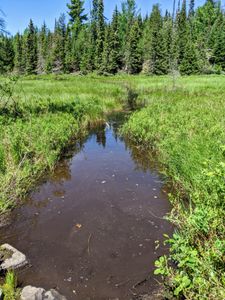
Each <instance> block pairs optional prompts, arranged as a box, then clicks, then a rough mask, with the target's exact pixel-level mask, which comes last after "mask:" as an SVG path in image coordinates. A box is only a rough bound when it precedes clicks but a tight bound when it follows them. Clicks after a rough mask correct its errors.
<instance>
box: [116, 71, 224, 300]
mask: <svg viewBox="0 0 225 300" xmlns="http://www.w3.org/2000/svg"><path fill="white" fill-rule="evenodd" d="M163 80H164V79H162V81H163ZM158 82H159V83H158V85H156V87H155V88H153V90H152V93H151V94H150V102H149V105H148V107H147V108H144V109H143V110H141V111H140V112H137V113H135V114H134V115H133V116H132V117H131V118H130V120H129V121H128V122H127V123H126V124H125V125H124V127H123V130H122V132H123V134H124V135H126V136H129V138H131V139H132V140H134V141H135V142H136V143H138V144H142V145H144V146H145V147H146V148H149V149H151V150H154V151H155V152H156V153H157V157H158V160H159V162H160V163H161V165H162V166H163V172H164V173H165V174H166V175H167V178H168V179H169V180H170V181H171V183H172V184H173V186H174V187H175V190H176V193H175V194H173V195H171V201H172V204H173V206H174V209H173V210H172V212H171V217H170V220H171V221H172V222H173V223H174V224H175V225H176V228H177V232H176V233H175V234H174V235H173V237H172V238H168V243H169V244H170V251H171V254H170V256H168V257H162V258H161V259H159V260H158V261H157V262H156V266H157V270H156V274H161V275H162V276H164V277H166V278H167V287H168V289H167V290H168V291H171V293H169V295H167V296H168V297H171V298H172V297H174V296H175V297H177V298H182V297H185V299H199V300H200V299H201V300H202V299H217V300H219V299H221V300H222V299H224V298H225V260H224V255H225V242H224V238H225V226H224V225H225V224H224V220H225V201H224V200H225V88H224V87H225V77H223V76H222V77H219V76H210V77H204V76H203V77H187V78H180V79H179V81H178V84H177V87H176V89H175V90H173V89H171V85H170V84H169V82H168V83H167V85H166V86H164V85H162V84H161V82H160V79H158ZM146 86H147V85H146ZM149 91H150V90H149ZM184 199H186V200H187V202H186V203H185V204H184V201H183V200H184ZM187 203H188V205H187ZM172 262H173V265H174V263H175V264H176V268H173V267H172V264H171V263H172Z"/></svg>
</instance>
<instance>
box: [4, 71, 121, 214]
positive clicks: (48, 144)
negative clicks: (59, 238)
mask: <svg viewBox="0 0 225 300" xmlns="http://www.w3.org/2000/svg"><path fill="white" fill-rule="evenodd" d="M0 84H1V86H0V97H1V102H0V139H1V144H0V212H4V211H6V210H7V209H9V208H11V207H13V206H15V204H16V203H17V199H18V198H20V199H21V198H22V197H23V196H24V195H25V194H26V193H27V191H29V190H30V188H31V187H32V186H33V184H34V183H35V181H36V180H37V179H38V177H39V176H40V175H41V174H42V173H43V172H44V171H45V170H47V169H52V168H53V167H54V165H55V163H56V162H57V160H58V159H59V157H60V154H61V153H62V151H63V150H64V148H65V147H66V146H67V145H68V142H69V140H70V139H71V137H78V136H79V135H80V133H81V132H82V131H84V130H85V129H86V128H87V127H88V126H89V125H90V124H93V123H95V122H98V121H100V120H103V119H104V115H105V113H107V112H110V111H112V110H114V109H121V108H122V99H123V98H124V95H125V93H126V91H125V89H124V88H123V87H121V86H119V85H117V84H114V83H113V82H111V81H110V79H108V80H107V81H105V80H104V79H101V78H98V77H90V78H84V77H75V76H42V77H26V78H19V80H18V79H4V78H1V80H0Z"/></svg>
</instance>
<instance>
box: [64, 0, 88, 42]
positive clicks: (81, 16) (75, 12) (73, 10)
mask: <svg viewBox="0 0 225 300" xmlns="http://www.w3.org/2000/svg"><path fill="white" fill-rule="evenodd" d="M67 7H68V9H69V12H68V13H69V16H70V24H71V26H72V28H73V30H74V32H75V36H77V35H78V34H79V32H80V29H81V27H82V24H83V23H84V22H85V21H87V14H85V13H84V11H85V9H84V1H83V0H71V3H70V4H67Z"/></svg>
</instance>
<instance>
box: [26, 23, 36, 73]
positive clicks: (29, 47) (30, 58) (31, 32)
mask: <svg viewBox="0 0 225 300" xmlns="http://www.w3.org/2000/svg"><path fill="white" fill-rule="evenodd" d="M25 52H26V73H27V74H35V73H36V71H37V61H38V57H37V35H36V29H35V27H34V24H33V21H32V20H30V23H29V27H28V33H27V38H26V48H25Z"/></svg>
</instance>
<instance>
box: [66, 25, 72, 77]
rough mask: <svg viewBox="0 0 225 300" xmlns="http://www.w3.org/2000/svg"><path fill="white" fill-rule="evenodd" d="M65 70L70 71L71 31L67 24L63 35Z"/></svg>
mask: <svg viewBox="0 0 225 300" xmlns="http://www.w3.org/2000/svg"><path fill="white" fill-rule="evenodd" d="M65 72H66V73H70V72H72V33H71V29H70V27H69V26H67V28H66V35H65Z"/></svg>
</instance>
